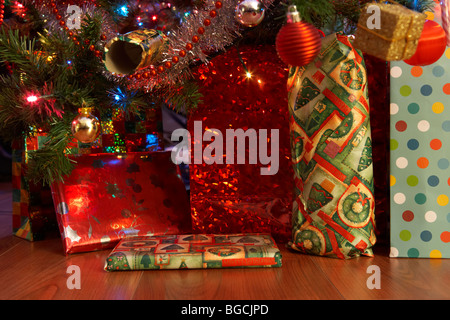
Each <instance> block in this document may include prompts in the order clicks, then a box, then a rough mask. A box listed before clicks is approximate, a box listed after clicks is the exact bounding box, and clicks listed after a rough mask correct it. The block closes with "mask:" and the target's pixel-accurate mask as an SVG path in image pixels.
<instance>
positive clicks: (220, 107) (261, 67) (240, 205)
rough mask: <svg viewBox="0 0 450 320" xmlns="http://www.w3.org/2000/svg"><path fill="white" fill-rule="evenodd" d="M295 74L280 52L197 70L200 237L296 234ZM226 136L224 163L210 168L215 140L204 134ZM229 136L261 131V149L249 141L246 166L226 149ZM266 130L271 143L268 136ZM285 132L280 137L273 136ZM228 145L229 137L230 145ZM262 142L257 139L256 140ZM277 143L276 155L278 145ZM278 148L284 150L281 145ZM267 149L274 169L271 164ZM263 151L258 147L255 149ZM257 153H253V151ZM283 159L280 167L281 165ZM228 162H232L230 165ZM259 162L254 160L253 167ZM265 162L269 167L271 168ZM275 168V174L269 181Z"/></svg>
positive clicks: (242, 55)
mask: <svg viewBox="0 0 450 320" xmlns="http://www.w3.org/2000/svg"><path fill="white" fill-rule="evenodd" d="M287 75H288V73H287V69H286V66H285V65H284V63H283V62H282V61H281V60H280V59H279V58H278V56H277V53H276V50H275V47H274V46H272V45H260V46H241V47H239V48H237V49H236V48H235V47H233V48H230V49H228V50H227V52H226V53H224V54H222V55H219V56H217V57H215V58H213V59H212V60H211V61H210V63H209V64H208V65H204V66H201V67H199V69H198V70H196V77H197V79H198V81H199V85H200V87H201V89H200V90H201V93H202V94H203V104H201V105H200V106H199V107H198V108H197V109H196V110H195V112H193V113H191V114H190V117H189V120H188V129H189V132H190V136H191V141H192V145H193V151H191V157H192V158H193V159H192V161H191V164H190V168H189V169H190V197H191V214H192V219H193V228H194V230H195V231H197V232H199V233H216V234H223V233H248V232H256V233H271V234H272V236H273V237H274V238H275V240H276V241H277V242H287V241H288V239H289V238H290V235H291V209H292V201H293V189H294V184H293V181H294V180H293V171H292V165H291V163H290V156H291V151H290V145H289V141H290V137H289V118H288V108H287V89H286V81H287ZM199 124H200V125H201V127H202V128H201V134H203V133H213V134H214V132H220V133H222V135H223V136H224V137H223V150H222V152H220V151H218V150H215V152H216V153H214V156H217V153H220V156H221V157H222V158H223V163H220V162H217V163H213V164H208V163H207V162H208V151H207V150H208V147H209V146H210V144H211V141H203V140H207V139H204V138H202V137H201V135H200V136H199V135H198V132H197V133H196V132H195V130H196V129H195V128H196V127H197V131H199V130H198V125H199ZM227 129H233V130H234V131H235V132H237V130H239V129H241V130H243V131H244V132H245V133H250V131H252V130H254V131H253V132H254V133H255V135H254V136H252V135H250V136H252V137H253V138H255V137H256V138H257V140H258V143H257V145H256V144H255V145H253V147H251V146H250V145H251V143H250V139H251V138H248V139H247V141H246V142H245V152H244V153H245V162H244V163H241V164H238V157H239V156H242V152H240V151H239V148H238V147H237V146H238V142H237V139H235V140H236V141H235V144H234V150H232V151H233V152H234V153H233V155H234V157H235V159H234V160H233V161H230V162H232V163H230V162H228V161H227V160H229V158H230V157H231V153H230V150H229V149H228V148H227V147H226V141H225V140H226V138H225V135H226V134H227ZM263 130H265V134H266V136H264V135H262V132H263ZM274 130H278V135H279V136H278V137H274V136H271V134H273V133H274ZM227 139H228V138H227ZM253 141H255V140H253ZM274 144H275V146H276V149H275V150H274V151H275V152H272V151H271V150H272V146H273V145H274ZM277 144H278V145H277ZM261 145H264V146H265V147H266V148H267V149H266V150H268V154H270V156H273V157H272V160H271V162H268V161H266V162H264V161H262V160H263V159H262V158H261V155H262V154H266V153H265V152H263V151H262V150H261ZM198 146H201V149H202V150H203V159H202V161H201V163H198V162H199V161H197V162H196V161H195V159H194V158H195V154H194V153H195V152H196V151H195V147H198ZM255 146H256V147H255ZM250 149H251V150H250ZM275 153H276V155H277V156H278V159H277V160H278V165H276V164H275ZM227 157H228V158H227ZM250 157H254V161H250ZM264 163H265V164H264ZM269 166H270V171H272V173H273V174H270V175H262V174H261V169H263V168H267V167H269Z"/></svg>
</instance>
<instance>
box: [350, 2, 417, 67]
mask: <svg viewBox="0 0 450 320" xmlns="http://www.w3.org/2000/svg"><path fill="white" fill-rule="evenodd" d="M369 6H377V7H378V8H379V10H380V17H379V19H380V25H379V27H380V28H379V29H377V28H370V23H369V26H368V21H371V20H370V19H372V16H373V15H374V14H376V13H374V12H373V11H371V10H368V7H369ZM425 20H426V15H425V14H423V13H419V12H417V11H413V10H409V9H407V8H406V7H404V6H401V5H399V4H386V3H369V4H366V6H365V7H364V9H363V10H362V12H361V16H360V18H359V21H358V28H357V30H356V33H355V41H354V42H353V45H354V47H355V48H357V49H360V50H362V51H363V52H364V53H367V54H370V55H372V56H375V57H377V58H380V59H383V60H386V61H393V60H404V59H409V58H411V57H412V56H413V55H414V53H415V52H416V49H417V45H418V42H419V38H420V34H421V33H422V29H423V25H424V23H425Z"/></svg>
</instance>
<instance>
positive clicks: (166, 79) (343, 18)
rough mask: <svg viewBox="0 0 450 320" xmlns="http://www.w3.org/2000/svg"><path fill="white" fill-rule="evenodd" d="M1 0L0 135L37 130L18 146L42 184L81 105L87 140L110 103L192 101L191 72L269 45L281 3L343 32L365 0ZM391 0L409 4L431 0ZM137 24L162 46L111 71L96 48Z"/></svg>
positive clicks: (138, 112)
mask: <svg viewBox="0 0 450 320" xmlns="http://www.w3.org/2000/svg"><path fill="white" fill-rule="evenodd" d="M1 2H2V4H1V7H0V8H1V13H2V14H1V15H0V17H1V18H0V19H1V20H2V27H1V32H0V62H1V65H2V70H3V72H2V75H1V78H0V82H1V89H0V106H1V108H0V126H1V127H0V134H1V138H2V139H4V140H5V141H11V140H12V139H14V138H17V137H26V136H30V135H33V134H36V132H41V131H42V132H45V133H46V135H47V137H48V139H47V140H46V142H45V144H44V145H43V146H42V147H41V148H39V150H35V151H30V152H29V154H28V157H29V168H28V175H29V177H30V178H32V179H34V180H43V182H45V183H51V182H52V181H54V180H61V179H62V178H63V177H64V176H65V175H67V174H69V173H70V172H71V170H72V168H73V165H74V162H73V161H71V160H69V158H68V157H67V155H68V154H70V153H71V152H70V148H69V146H70V143H71V141H73V138H74V136H75V137H77V134H76V131H77V128H76V127H75V128H73V126H74V124H73V123H74V121H78V120H76V119H77V117H79V116H80V113H82V112H81V111H83V112H86V114H85V115H86V117H85V119H88V120H89V121H90V122H89V123H88V125H90V126H91V127H92V128H91V131H90V133H89V136H88V137H87V138H86V137H85V138H84V139H83V138H80V137H77V138H78V139H79V140H80V141H81V142H85V143H92V142H93V140H95V138H96V137H97V136H98V134H99V132H98V131H99V130H101V129H100V128H98V127H96V123H95V119H96V118H100V119H101V118H102V117H105V116H107V115H108V114H110V113H111V112H112V110H113V109H114V108H116V109H120V110H121V111H123V112H124V114H125V116H126V117H129V118H133V117H136V116H142V115H143V114H145V112H146V111H147V110H154V109H157V108H160V107H161V105H164V104H165V105H169V106H170V107H172V108H174V109H177V110H180V109H182V110H183V111H189V110H191V109H195V107H196V106H197V105H198V104H199V103H200V102H201V94H200V93H199V91H198V84H197V83H196V82H195V81H193V80H192V77H191V74H192V70H193V69H194V68H196V67H197V66H198V65H200V64H207V63H208V62H209V61H210V59H211V58H213V57H214V56H217V55H220V54H223V53H224V52H226V51H227V50H228V49H229V48H230V47H232V46H238V45H243V44H250V45H258V44H261V43H269V44H274V43H275V38H276V35H277V33H278V30H279V29H280V28H281V27H282V26H283V25H284V24H285V22H286V21H285V20H286V19H285V14H286V10H287V6H288V5H291V4H294V5H296V6H297V9H298V11H299V13H300V16H301V17H302V18H303V19H304V20H305V21H307V22H310V23H312V24H313V25H314V26H315V27H317V28H322V29H323V30H328V32H330V31H333V32H334V31H344V32H347V33H350V32H352V31H354V29H355V27H356V23H357V20H358V16H359V14H360V12H361V9H362V7H363V5H364V4H366V3H367V2H368V1H367V0H366V1H364V0H363V1H356V0H345V1H331V0H319V1H317V0H315V1H312V0H305V1H303V0H292V1H272V0H246V1H205V0H192V1H187V0H186V1H182V0H178V1H177V0H173V1H165V2H162V1H142V0H141V1H137V0H135V1H123V0H119V1H112V0H91V1H75V0H74V1H55V0H38V1H30V0H23V1H9V0H7V1H4V0H3V1H1ZM398 2H399V3H400V4H404V5H406V6H408V7H410V8H413V9H416V10H419V11H424V10H426V9H429V8H430V7H431V6H432V5H433V4H434V2H433V1H407V0H404V1H398ZM239 10H241V11H239ZM239 12H241V13H239ZM247 12H250V13H251V16H250V15H248V14H247ZM244 13H246V14H244ZM144 30H152V37H154V38H155V39H157V41H160V43H161V44H162V45H157V44H155V43H152V44H151V46H152V47H151V48H149V50H150V51H151V55H155V57H156V59H153V61H150V63H147V65H146V66H143V67H140V68H139V69H138V70H137V69H136V70H135V69H131V71H130V70H128V69H127V73H122V74H120V72H111V70H112V69H114V68H112V67H111V63H112V64H114V63H115V62H114V61H112V62H111V60H108V57H106V58H105V55H106V56H108V54H110V55H112V54H113V53H114V52H116V51H117V50H118V47H119V45H117V46H115V47H114V48H113V47H111V48H109V49H111V50H109V52H108V44H109V43H111V41H112V40H113V39H115V38H116V37H118V36H119V35H123V34H126V33H127V32H130V31H144ZM147 36H148V34H147ZM123 41H128V40H123ZM123 46H124V48H125V49H126V44H125V45H123ZM155 57H152V58H155ZM119 60H120V55H119ZM122 62H123V61H122ZM122 62H120V61H119V64H120V63H122ZM131 62H133V61H131ZM131 62H128V64H129V63H131ZM105 64H106V65H109V66H110V67H109V68H107V67H105ZM116 67H117V66H116ZM122 67H123V66H122ZM244 67H245V66H244ZM108 69H110V70H108ZM116 69H117V68H116ZM117 70H119V71H120V70H121V69H120V66H119V68H118V69H117ZM122 70H124V69H122ZM74 131H75V132H74Z"/></svg>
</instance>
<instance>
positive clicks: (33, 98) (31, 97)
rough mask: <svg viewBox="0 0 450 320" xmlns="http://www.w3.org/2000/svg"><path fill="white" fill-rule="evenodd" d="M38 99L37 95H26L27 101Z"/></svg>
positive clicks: (31, 101)
mask: <svg viewBox="0 0 450 320" xmlns="http://www.w3.org/2000/svg"><path fill="white" fill-rule="evenodd" d="M37 99H38V97H36V96H35V95H31V96H28V97H27V101H28V102H30V103H33V102H36V101H37Z"/></svg>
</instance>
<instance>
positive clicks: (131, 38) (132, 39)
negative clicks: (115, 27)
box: [103, 29, 167, 74]
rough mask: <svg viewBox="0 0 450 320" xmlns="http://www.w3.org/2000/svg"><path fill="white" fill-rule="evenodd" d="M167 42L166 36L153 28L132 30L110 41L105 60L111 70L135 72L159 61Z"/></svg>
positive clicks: (104, 56)
mask: <svg viewBox="0 0 450 320" xmlns="http://www.w3.org/2000/svg"><path fill="white" fill-rule="evenodd" d="M166 43H167V39H166V36H165V35H164V34H163V33H161V32H159V31H156V30H152V29H141V30H135V31H131V32H129V33H126V34H123V35H119V36H117V37H115V38H114V39H112V40H111V41H109V42H108V44H107V45H106V47H105V51H104V54H103V62H104V64H105V67H106V69H108V71H110V72H114V73H118V74H133V73H135V72H136V71H138V70H140V69H143V68H145V67H148V66H150V65H152V64H155V63H156V62H158V60H159V59H160V58H161V54H162V53H163V51H164V50H165V48H166Z"/></svg>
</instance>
